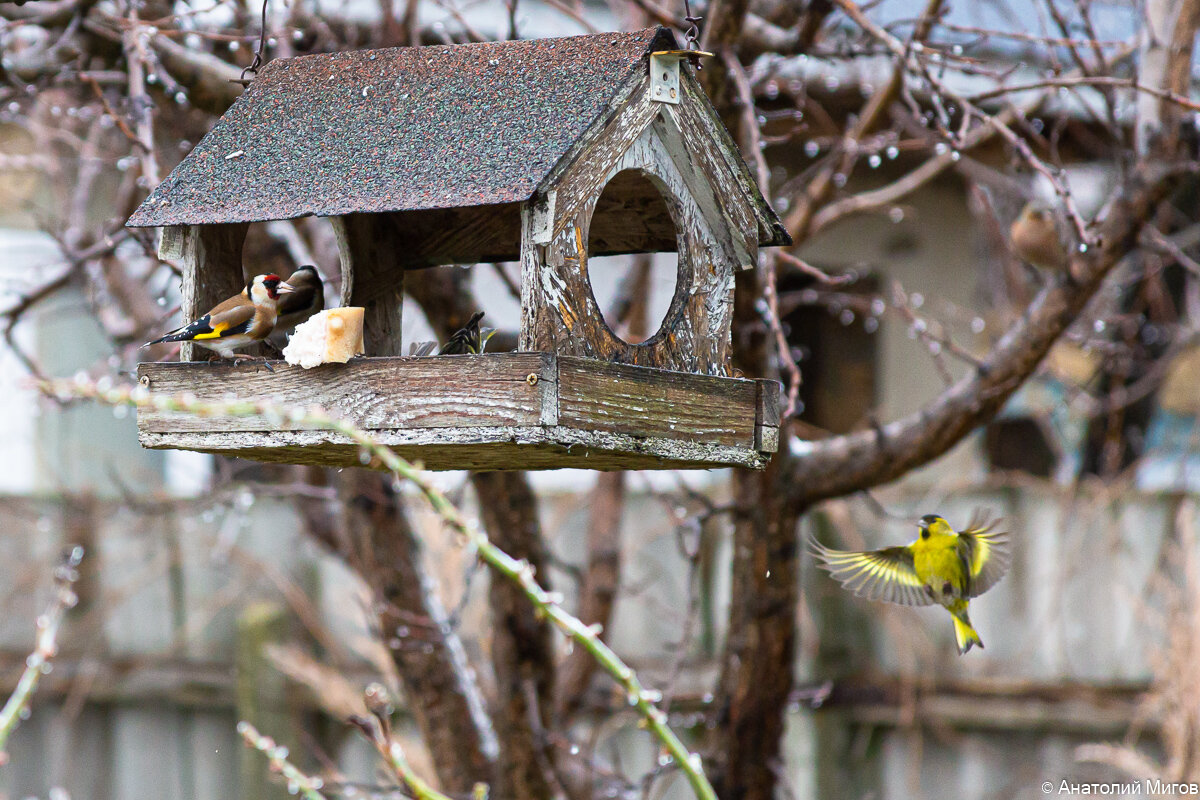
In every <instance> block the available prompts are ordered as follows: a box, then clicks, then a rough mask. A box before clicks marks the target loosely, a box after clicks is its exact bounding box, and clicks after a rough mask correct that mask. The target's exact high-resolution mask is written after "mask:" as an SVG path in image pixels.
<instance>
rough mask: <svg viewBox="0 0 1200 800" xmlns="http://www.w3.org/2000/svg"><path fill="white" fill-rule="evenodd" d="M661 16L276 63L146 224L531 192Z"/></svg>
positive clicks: (669, 41)
mask: <svg viewBox="0 0 1200 800" xmlns="http://www.w3.org/2000/svg"><path fill="white" fill-rule="evenodd" d="M675 46H676V44H675V38H674V36H673V34H671V33H670V32H669V31H668V30H666V29H665V28H649V29H646V30H641V31H635V32H632V33H601V34H594V35H589V36H573V37H568V38H564V39H538V40H532V41H513V42H487V43H482V44H468V45H448V46H442V45H438V46H432V47H393V48H388V49H384V50H362V51H354V52H346V53H330V54H322V55H312V56H302V57H299V58H289V59H279V60H276V61H272V62H270V63H269V64H267V66H266V67H265V68H264V69H263V70H262V72H261V73H260V74H259V75H258V77H257V78H256V79H255V80H254V82H253V83H252V84H251V85H250V87H249V88H248V89H247V90H246V92H245V93H244V94H243V95H242V96H241V97H240V98H238V100H237V102H235V103H234V104H233V106H232V107H231V108H230V109H229V111H228V112H226V113H225V115H224V116H223V117H222V118H221V119H220V120H219V121H218V122H217V124H216V125H215V126H214V127H213V129H212V131H210V132H209V134H208V135H207V136H205V137H204V139H203V140H202V141H201V142H200V143H199V144H198V145H197V146H196V148H195V149H194V150H192V152H191V154H189V155H188V156H187V157H186V158H185V159H184V160H183V161H182V162H181V163H180V164H179V166H178V167H176V168H175V170H174V171H173V172H172V173H171V174H170V175H169V176H168V177H167V179H166V180H164V181H163V182H162V183H161V184H160V185H159V186H158V187H157V188H156V189H155V190H154V191H153V192H151V194H150V196H149V197H148V198H147V199H146V201H145V202H144V203H143V204H142V205H141V207H140V208H138V210H137V211H136V212H135V213H134V215H133V216H132V217H130V219H129V222H128V224H129V225H131V226H134V227H144V226H155V225H191V224H204V223H215V222H254V221H261V220H269V219H291V218H293V217H300V216H305V215H309V214H315V215H319V216H330V215H335V214H348V213H354V212H385V211H415V210H425V209H435V208H456V207H462V206H475V205H486V204H495V203H511V202H517V201H522V200H526V199H528V198H529V197H530V196H531V195H532V194H533V192H534V190H535V189H536V187H537V185H538V184H539V183H540V181H541V180H542V179H543V178H544V177H545V176H546V175H547V174H548V173H549V172H550V170H551V169H552V168H553V167H554V166H555V164H556V163H557V162H558V161H559V159H560V158H561V157H562V156H563V155H564V154H565V153H566V152H567V151H568V150H569V149H570V147H571V145H572V144H573V143H574V142H575V141H576V140H577V139H578V138H579V137H580V136H582V135H583V133H584V132H585V131H586V130H587V129H588V128H589V127H590V126H591V124H592V123H593V122H594V121H595V120H596V119H597V118H598V117H600V116H601V115H603V114H605V112H606V111H607V110H608V107H609V105H610V103H611V101H612V100H613V98H614V96H615V95H616V93H617V92H618V90H619V89H620V88H621V86H622V84H623V83H624V82H625V81H626V79H627V78H629V77H630V75H631V73H632V72H633V70H634V69H635V68H637V67H638V66H639V65H640V64H641V63H642V61H643V59H645V58H646V57H647V54H648V53H650V52H651V51H653V50H659V49H668V48H673V47H675Z"/></svg>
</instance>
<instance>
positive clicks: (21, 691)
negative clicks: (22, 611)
mask: <svg viewBox="0 0 1200 800" xmlns="http://www.w3.org/2000/svg"><path fill="white" fill-rule="evenodd" d="M81 561H83V548H82V547H80V546H78V545H76V546H74V547H72V548H71V550H70V552H68V553H67V554H66V556H65V557H64V558H63V561H62V563H61V564H59V565H58V567H57V568H56V569H55V570H54V599H53V600H51V601H50V606H49V607H48V608H47V609H46V611H45V613H44V614H42V615H41V616H40V617H38V618H37V644H36V645H35V646H34V649H33V653H31V654H30V656H29V658H27V659H26V660H25V671H24V672H22V673H21V679H20V680H19V681H17V688H16V689H15V690H13V693H12V695H10V696H9V698H8V702H6V703H5V704H4V708H2V709H0V766H3V765H4V764H5V763H7V761H8V754H7V753H6V752H5V750H4V746H5V745H6V744H7V743H8V738H9V737H10V736H12V732H13V731H15V730H16V729H17V726H18V725H20V724H21V720H23V719H26V718H27V717H28V716H29V710H30V704H31V703H32V702H33V693H34V692H35V691H36V690H37V685H38V682H39V681H40V680H41V679H42V676H43V675H45V674H46V673H48V672H49V671H50V666H51V664H50V662H51V660H52V659H53V658H54V656H55V655H56V654H57V653H58V631H59V628H60V627H62V622H63V618H64V617H66V615H67V611H68V610H69V609H71V608H74V607H75V604H76V603H78V602H79V598H78V596H77V595H76V594H75V588H74V586H75V581H77V580H79V563H80V562H81Z"/></svg>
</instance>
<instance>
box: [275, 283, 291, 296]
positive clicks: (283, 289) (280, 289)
mask: <svg viewBox="0 0 1200 800" xmlns="http://www.w3.org/2000/svg"><path fill="white" fill-rule="evenodd" d="M275 291H276V292H277V293H279V294H291V293H292V292H294V291H296V287H295V286H292V285H291V284H289V283H286V282H284V281H280V282H279V285H278V286H276V287H275Z"/></svg>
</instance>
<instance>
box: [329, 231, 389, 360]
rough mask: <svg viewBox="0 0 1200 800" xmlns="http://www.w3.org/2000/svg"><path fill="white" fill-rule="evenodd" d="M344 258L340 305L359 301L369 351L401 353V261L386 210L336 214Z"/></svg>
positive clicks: (354, 303)
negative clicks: (383, 211) (384, 212)
mask: <svg viewBox="0 0 1200 800" xmlns="http://www.w3.org/2000/svg"><path fill="white" fill-rule="evenodd" d="M331 222H332V223H333V232H334V235H335V236H336V237H337V243H338V254H339V255H340V256H341V262H342V299H341V304H342V305H343V306H362V307H363V308H365V309H366V314H365V315H364V319H363V339H364V343H365V345H366V349H367V355H368V356H401V355H404V353H403V342H402V340H401V335H400V323H401V321H402V319H403V313H404V308H403V301H404V266H403V264H402V263H401V259H400V255H399V254H398V253H397V251H396V235H395V226H394V225H393V223H392V220H391V219H390V218H389V217H388V216H386V215H384V214H348V215H346V216H342V217H334V218H333V219H332V220H331Z"/></svg>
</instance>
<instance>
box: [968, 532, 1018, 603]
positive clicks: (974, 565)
mask: <svg viewBox="0 0 1200 800" xmlns="http://www.w3.org/2000/svg"><path fill="white" fill-rule="evenodd" d="M997 522H999V520H992V521H990V522H989V521H987V518H986V517H985V516H982V515H980V514H978V513H977V514H976V515H975V516H974V517H972V518H971V522H970V523H968V524H967V527H966V528H965V529H963V530H961V531H959V533H958V555H959V557H960V558H961V559H962V562H963V566H964V567H965V568H966V570H967V596H968V597H977V596H978V595H981V594H983V593H984V592H986V591H987V590H988V589H990V588H992V587H993V586H995V585H996V584H997V583H999V582H1000V579H1001V578H1003V577H1004V574H1005V573H1006V572H1008V567H1009V564H1011V563H1012V541H1011V539H1009V536H1008V532H1007V531H997V530H994V528H995V527H996V523H997Z"/></svg>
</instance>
